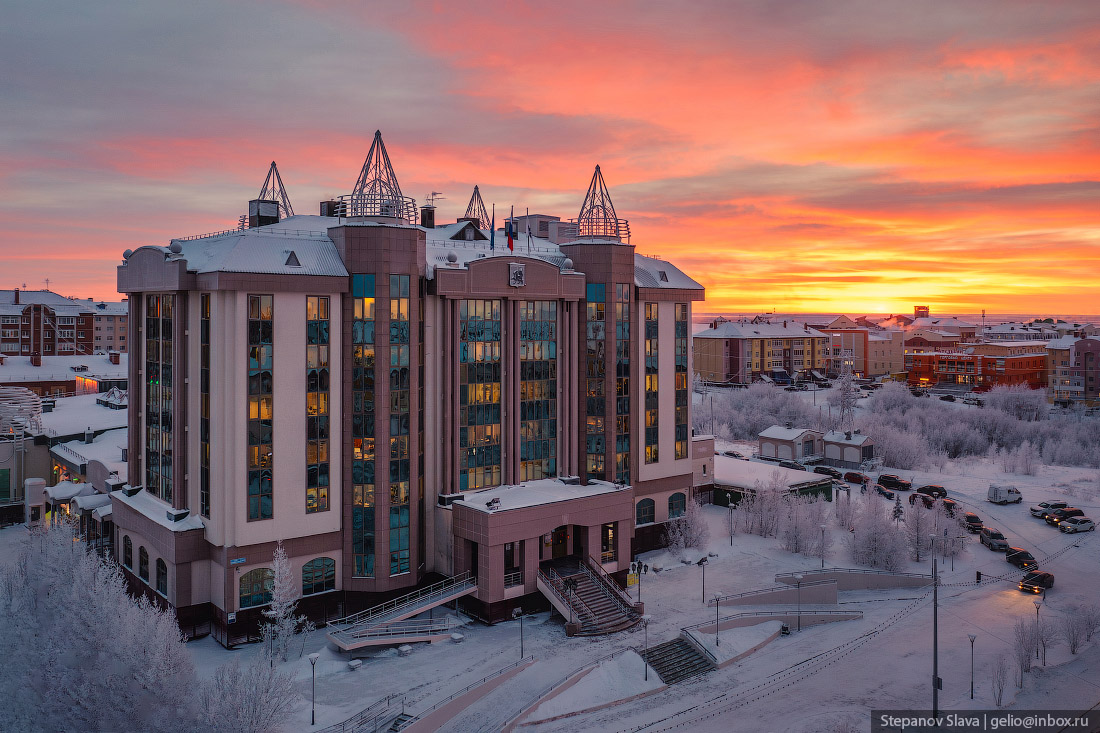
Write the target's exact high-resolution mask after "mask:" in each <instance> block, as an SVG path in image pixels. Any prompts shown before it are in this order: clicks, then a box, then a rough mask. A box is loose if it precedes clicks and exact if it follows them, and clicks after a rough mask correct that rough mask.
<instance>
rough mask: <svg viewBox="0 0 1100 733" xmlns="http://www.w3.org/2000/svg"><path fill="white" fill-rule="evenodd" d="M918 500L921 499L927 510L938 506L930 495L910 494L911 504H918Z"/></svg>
mask: <svg viewBox="0 0 1100 733" xmlns="http://www.w3.org/2000/svg"><path fill="white" fill-rule="evenodd" d="M917 499H920V500H921V501H923V502H924V508H925V509H931V508H932V507H933V506H935V504H936V500H935V499H934V498H932V497H931V496H929V495H928V494H910V495H909V503H910V504H916V503H917Z"/></svg>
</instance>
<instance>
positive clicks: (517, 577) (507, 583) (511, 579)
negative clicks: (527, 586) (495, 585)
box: [504, 570, 523, 588]
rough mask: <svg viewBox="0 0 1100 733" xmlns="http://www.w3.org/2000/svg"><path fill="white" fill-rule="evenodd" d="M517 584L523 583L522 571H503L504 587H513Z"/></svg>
mask: <svg viewBox="0 0 1100 733" xmlns="http://www.w3.org/2000/svg"><path fill="white" fill-rule="evenodd" d="M517 585H523V571H522V570H517V571H516V572H514V573H505V575H504V587H505V588H514V587H515V586H517Z"/></svg>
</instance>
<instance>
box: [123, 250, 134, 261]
mask: <svg viewBox="0 0 1100 733" xmlns="http://www.w3.org/2000/svg"><path fill="white" fill-rule="evenodd" d="M133 253H134V250H132V249H128V250H126V251H125V252H123V253H122V259H124V260H128V259H130V255H132V254H133Z"/></svg>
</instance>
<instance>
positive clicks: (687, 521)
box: [665, 499, 710, 560]
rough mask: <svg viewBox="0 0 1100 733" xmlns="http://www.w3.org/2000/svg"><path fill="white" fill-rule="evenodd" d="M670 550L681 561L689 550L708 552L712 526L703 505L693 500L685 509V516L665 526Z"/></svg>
mask: <svg viewBox="0 0 1100 733" xmlns="http://www.w3.org/2000/svg"><path fill="white" fill-rule="evenodd" d="M665 539H666V540H667V542H668V550H669V552H671V553H672V554H673V556H674V557H676V558H677V559H679V560H682V559H683V557H684V553H685V552H686V551H687V550H689V549H694V550H706V549H707V542H708V541H709V540H710V525H709V524H707V518H706V516H705V515H704V514H703V507H702V505H701V504H700V503H699V502H698V501H696V500H695V499H692V500H690V501H688V503H687V505H686V506H685V507H684V514H683V515H682V516H680V517H677V518H676V519H673V520H671V521H670V522H668V524H666V525H665Z"/></svg>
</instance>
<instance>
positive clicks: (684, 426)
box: [674, 303, 688, 459]
mask: <svg viewBox="0 0 1100 733" xmlns="http://www.w3.org/2000/svg"><path fill="white" fill-rule="evenodd" d="M675 312H676V332H675V336H676V340H675V344H674V348H675V350H676V383H675V388H676V393H675V400H676V422H675V428H674V430H675V437H676V458H677V459H681V458H687V457H688V306H687V303H677V304H676V310H675Z"/></svg>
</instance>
